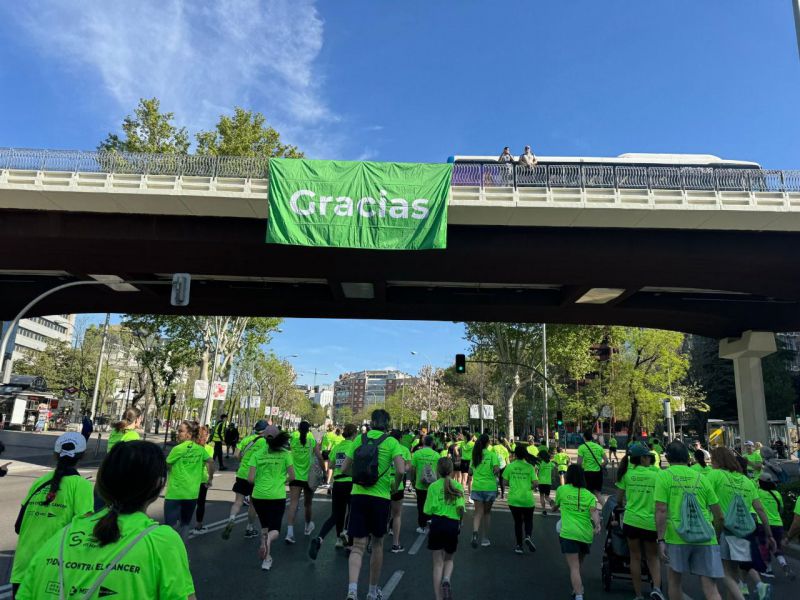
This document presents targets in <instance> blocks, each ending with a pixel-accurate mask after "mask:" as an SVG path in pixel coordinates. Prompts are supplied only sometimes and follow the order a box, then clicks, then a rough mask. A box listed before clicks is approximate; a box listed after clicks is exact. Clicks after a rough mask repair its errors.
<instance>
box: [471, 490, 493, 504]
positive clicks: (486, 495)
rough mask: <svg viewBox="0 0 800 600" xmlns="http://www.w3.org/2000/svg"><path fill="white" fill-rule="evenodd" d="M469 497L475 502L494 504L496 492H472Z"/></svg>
mask: <svg viewBox="0 0 800 600" xmlns="http://www.w3.org/2000/svg"><path fill="white" fill-rule="evenodd" d="M469 497H470V498H472V499H473V500H474V501H475V502H494V501H495V500H496V499H497V492H472V493H471V494H470V495H469Z"/></svg>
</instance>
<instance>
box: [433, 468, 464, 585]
mask: <svg viewBox="0 0 800 600" xmlns="http://www.w3.org/2000/svg"><path fill="white" fill-rule="evenodd" d="M436 475H437V476H438V479H437V480H436V481H434V482H433V483H431V484H430V485H429V486H428V490H427V494H426V496H425V506H424V507H423V510H424V512H425V514H426V515H430V517H431V525H430V532H429V534H428V549H429V550H430V551H431V552H433V593H434V595H435V597H436V600H451V599H452V597H453V596H452V590H451V588H450V579H451V578H452V576H453V567H454V566H455V563H454V561H453V555H454V554H455V553H456V549H457V548H458V535H459V533H461V519H462V518H463V517H464V509H465V502H464V488H462V487H461V485H460V484H459V483H458V482H457V481H454V480H453V461H451V460H450V459H449V458H440V459H439V461H438V462H437V463H436Z"/></svg>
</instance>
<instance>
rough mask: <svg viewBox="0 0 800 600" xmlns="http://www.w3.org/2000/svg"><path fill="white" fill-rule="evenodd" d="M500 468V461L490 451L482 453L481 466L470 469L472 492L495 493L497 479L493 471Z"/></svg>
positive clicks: (473, 466)
mask: <svg viewBox="0 0 800 600" xmlns="http://www.w3.org/2000/svg"><path fill="white" fill-rule="evenodd" d="M499 468H500V459H499V458H498V457H497V454H495V453H494V452H492V451H491V450H488V449H487V450H484V451H483V459H482V460H481V464H479V465H478V466H475V464H474V463H473V465H472V467H470V471H472V491H473V492H495V491H497V477H496V476H495V474H494V470H495V469H499Z"/></svg>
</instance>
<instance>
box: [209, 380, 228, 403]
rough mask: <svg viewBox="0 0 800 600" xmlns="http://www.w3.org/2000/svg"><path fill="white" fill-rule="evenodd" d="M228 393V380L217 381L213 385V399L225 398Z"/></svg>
mask: <svg viewBox="0 0 800 600" xmlns="http://www.w3.org/2000/svg"><path fill="white" fill-rule="evenodd" d="M227 395H228V382H227V381H215V382H214V383H213V384H212V385H211V399H212V400H225V396H227Z"/></svg>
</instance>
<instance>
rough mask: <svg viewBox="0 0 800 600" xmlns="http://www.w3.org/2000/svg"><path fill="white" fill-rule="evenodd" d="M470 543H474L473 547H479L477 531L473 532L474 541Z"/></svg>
mask: <svg viewBox="0 0 800 600" xmlns="http://www.w3.org/2000/svg"><path fill="white" fill-rule="evenodd" d="M470 543H471V544H472V547H473V548H477V547H478V534H477V533H473V534H472V542H470Z"/></svg>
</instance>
